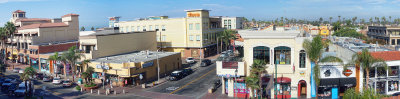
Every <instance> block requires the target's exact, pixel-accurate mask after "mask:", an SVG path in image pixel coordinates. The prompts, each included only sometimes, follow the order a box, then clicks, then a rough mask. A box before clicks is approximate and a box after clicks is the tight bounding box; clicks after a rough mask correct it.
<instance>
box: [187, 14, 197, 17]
mask: <svg viewBox="0 0 400 99" xmlns="http://www.w3.org/2000/svg"><path fill="white" fill-rule="evenodd" d="M187 16H188V17H200V13H188V14H187Z"/></svg>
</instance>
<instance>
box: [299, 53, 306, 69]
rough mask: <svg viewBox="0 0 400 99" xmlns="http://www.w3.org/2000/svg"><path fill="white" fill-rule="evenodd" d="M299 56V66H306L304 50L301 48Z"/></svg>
mask: <svg viewBox="0 0 400 99" xmlns="http://www.w3.org/2000/svg"><path fill="white" fill-rule="evenodd" d="M299 58H300V59H299V68H306V51H304V50H301V51H300V55H299Z"/></svg>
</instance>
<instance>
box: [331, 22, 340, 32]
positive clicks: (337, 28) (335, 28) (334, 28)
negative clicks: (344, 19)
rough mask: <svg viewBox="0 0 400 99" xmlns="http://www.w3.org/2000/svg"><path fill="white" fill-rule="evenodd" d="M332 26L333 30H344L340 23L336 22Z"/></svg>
mask: <svg viewBox="0 0 400 99" xmlns="http://www.w3.org/2000/svg"><path fill="white" fill-rule="evenodd" d="M332 25H333V28H332V29H333V30H335V31H338V30H340V29H342V26H340V22H334V23H333V24H332Z"/></svg>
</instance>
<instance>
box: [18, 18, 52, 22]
mask: <svg viewBox="0 0 400 99" xmlns="http://www.w3.org/2000/svg"><path fill="white" fill-rule="evenodd" d="M16 21H17V22H18V21H20V22H33V21H49V22H50V21H51V19H48V18H26V19H17V20H16Z"/></svg>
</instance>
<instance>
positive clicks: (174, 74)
mask: <svg viewBox="0 0 400 99" xmlns="http://www.w3.org/2000/svg"><path fill="white" fill-rule="evenodd" d="M182 78H183V73H182V71H181V70H177V71H174V72H172V73H171V75H170V77H169V80H172V81H174V80H179V79H182Z"/></svg>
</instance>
